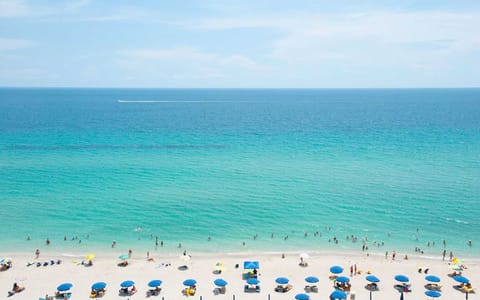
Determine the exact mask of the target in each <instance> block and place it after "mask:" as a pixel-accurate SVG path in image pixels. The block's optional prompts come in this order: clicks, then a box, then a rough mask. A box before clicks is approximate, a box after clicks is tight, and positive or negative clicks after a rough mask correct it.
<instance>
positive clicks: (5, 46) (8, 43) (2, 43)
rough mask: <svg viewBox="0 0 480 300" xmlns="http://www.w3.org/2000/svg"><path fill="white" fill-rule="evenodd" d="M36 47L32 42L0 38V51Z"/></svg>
mask: <svg viewBox="0 0 480 300" xmlns="http://www.w3.org/2000/svg"><path fill="white" fill-rule="evenodd" d="M34 45H35V43H34V42H32V41H30V40H20V39H6V38H0V51H7V50H17V49H23V48H30V47H33V46H34Z"/></svg>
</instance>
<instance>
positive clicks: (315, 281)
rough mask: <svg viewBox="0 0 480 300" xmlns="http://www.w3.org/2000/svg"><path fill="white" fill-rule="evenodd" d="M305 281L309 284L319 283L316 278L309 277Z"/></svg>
mask: <svg viewBox="0 0 480 300" xmlns="http://www.w3.org/2000/svg"><path fill="white" fill-rule="evenodd" d="M305 281H306V282H308V283H317V282H318V281H319V280H318V278H317V277H315V276H308V277H307V278H305Z"/></svg>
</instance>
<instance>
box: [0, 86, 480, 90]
mask: <svg viewBox="0 0 480 300" xmlns="http://www.w3.org/2000/svg"><path fill="white" fill-rule="evenodd" d="M0 89H152V90H153V89H158V90H160V89H165V90H194V89H196V90H367V89H368V90H414V89H432V90H433V89H438V90H440V89H480V86H465V87H463V86H451V87H428V86H425V87H128V86H127V87H114V86H111V87H109V86H97V87H96V86H0Z"/></svg>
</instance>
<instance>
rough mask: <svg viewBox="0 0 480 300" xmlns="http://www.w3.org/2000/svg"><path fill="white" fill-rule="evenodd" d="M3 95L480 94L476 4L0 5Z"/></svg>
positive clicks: (272, 0)
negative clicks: (132, 91)
mask: <svg viewBox="0 0 480 300" xmlns="http://www.w3.org/2000/svg"><path fill="white" fill-rule="evenodd" d="M0 86H4V87H5V86H11V87H138V88H141V87H158V88H402V87H407V88H417V87H480V1H478V0H470V1H467V0H450V1H446V0H421V1H418V0H416V1H413V0H400V1H399V0H395V1H393V0H370V1H366V0H365V1H364V0H350V1H347V0H335V1H332V0H325V1H324V0H316V1H313V0H290V1H285V0H264V1H262V0H256V1H250V0H243V1H240V0H238V1H228V0H223V1H220V0H219V1H212V0H180V1H163V0H150V1H147V0H145V1H141V0H137V1H131V0H130V1H126V0H96V1H95V0H72V1H61V0H55V1H47V0H36V1H33V0H32V1H28V0H0Z"/></svg>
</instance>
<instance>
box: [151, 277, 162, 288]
mask: <svg viewBox="0 0 480 300" xmlns="http://www.w3.org/2000/svg"><path fill="white" fill-rule="evenodd" d="M160 285H162V281H161V280H158V279H156V280H152V281H150V282H149V283H148V286H149V287H152V288H156V287H159V286H160Z"/></svg>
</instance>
